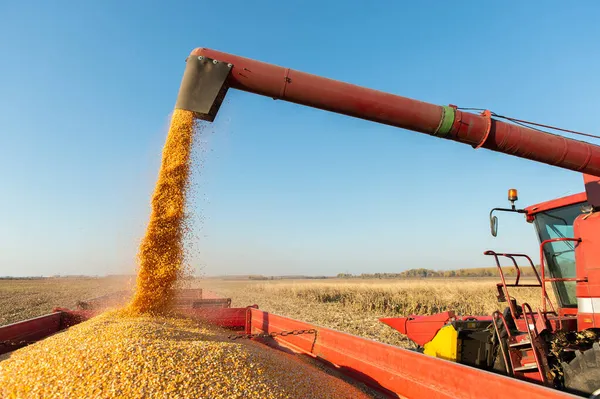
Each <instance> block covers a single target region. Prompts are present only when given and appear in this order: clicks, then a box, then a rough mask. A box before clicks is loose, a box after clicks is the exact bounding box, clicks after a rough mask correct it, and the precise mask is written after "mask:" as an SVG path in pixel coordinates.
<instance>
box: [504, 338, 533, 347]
mask: <svg viewBox="0 0 600 399" xmlns="http://www.w3.org/2000/svg"><path fill="white" fill-rule="evenodd" d="M508 346H509V347H511V348H519V347H522V346H531V341H530V340H529V338H526V339H523V340H521V341H518V342H514V343H512V344H509V345H508Z"/></svg>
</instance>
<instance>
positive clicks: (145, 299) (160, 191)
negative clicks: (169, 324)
mask: <svg viewBox="0 0 600 399" xmlns="http://www.w3.org/2000/svg"><path fill="white" fill-rule="evenodd" d="M197 127H198V126H197V121H196V119H195V117H194V114H193V112H190V111H185V110H179V109H176V110H174V112H173V116H172V117H171V126H170V127H169V132H168V134H167V139H166V142H165V145H164V148H163V153H162V162H161V166H160V171H159V174H158V180H157V182H156V186H155V188H154V194H153V196H152V211H151V214H150V222H149V223H148V227H147V228H146V235H145V236H144V238H143V240H142V242H141V245H140V248H139V252H138V260H139V269H138V273H137V282H136V292H135V294H134V296H133V298H132V300H131V303H130V304H129V309H130V310H131V311H132V312H134V313H161V312H163V311H164V310H165V309H167V308H168V307H169V305H170V304H171V301H172V299H173V288H174V285H175V283H176V282H177V280H178V278H179V277H180V276H181V275H182V272H183V271H184V268H183V258H184V243H183V237H184V233H185V228H186V225H185V222H186V215H185V203H186V193H187V189H188V185H189V176H190V166H191V165H190V163H191V155H192V154H191V153H192V144H193V139H194V135H195V133H196V130H197Z"/></svg>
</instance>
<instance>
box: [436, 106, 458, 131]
mask: <svg viewBox="0 0 600 399" xmlns="http://www.w3.org/2000/svg"><path fill="white" fill-rule="evenodd" d="M454 115H455V112H454V108H452V107H448V106H446V105H443V106H442V120H441V121H440V124H439V126H438V128H437V129H436V131H435V133H433V135H434V136H438V137H446V135H447V134H448V133H450V129H452V124H453V123H454Z"/></svg>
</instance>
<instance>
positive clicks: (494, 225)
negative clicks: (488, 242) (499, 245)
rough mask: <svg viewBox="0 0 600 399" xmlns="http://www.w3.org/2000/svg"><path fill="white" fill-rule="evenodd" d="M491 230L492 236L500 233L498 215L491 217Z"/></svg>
mask: <svg viewBox="0 0 600 399" xmlns="http://www.w3.org/2000/svg"><path fill="white" fill-rule="evenodd" d="M490 230H491V232H492V236H494V237H496V236H497V235H498V218H497V217H496V216H492V217H491V218H490Z"/></svg>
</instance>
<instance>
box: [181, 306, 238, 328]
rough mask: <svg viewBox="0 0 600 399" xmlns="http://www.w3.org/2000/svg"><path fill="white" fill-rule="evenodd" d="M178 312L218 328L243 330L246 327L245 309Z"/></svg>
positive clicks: (200, 309)
mask: <svg viewBox="0 0 600 399" xmlns="http://www.w3.org/2000/svg"><path fill="white" fill-rule="evenodd" d="M178 311H179V312H181V313H183V314H185V315H187V316H189V317H193V318H196V319H202V320H206V321H208V322H210V323H213V324H215V325H217V326H220V327H228V328H243V327H245V326H246V312H247V308H217V307H209V308H197V309H179V310H178Z"/></svg>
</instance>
